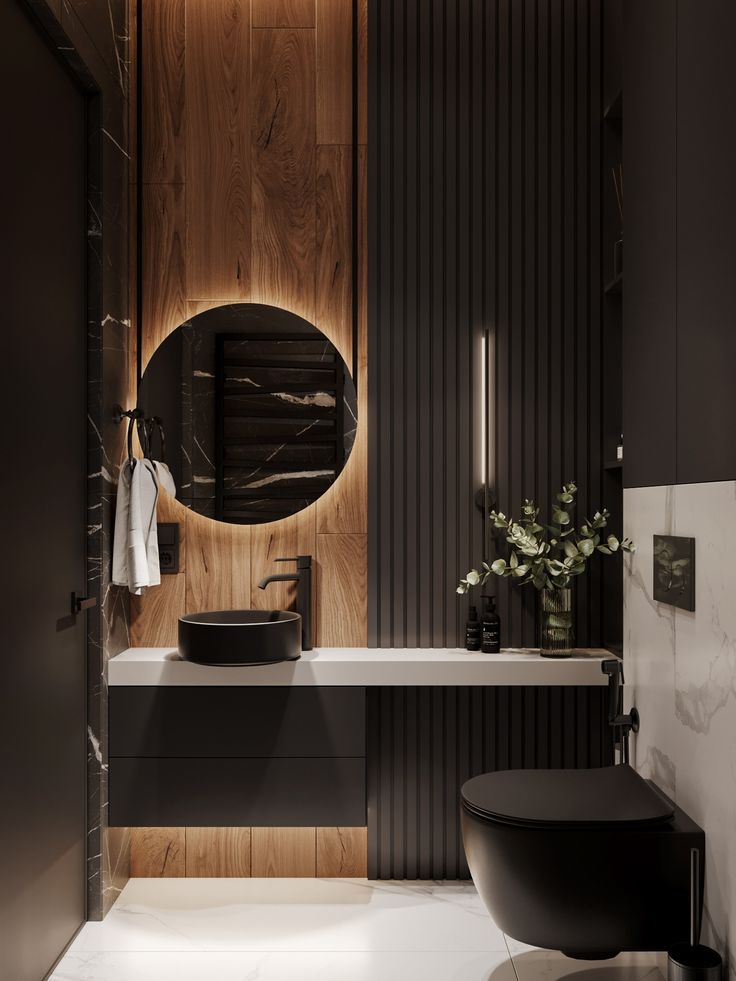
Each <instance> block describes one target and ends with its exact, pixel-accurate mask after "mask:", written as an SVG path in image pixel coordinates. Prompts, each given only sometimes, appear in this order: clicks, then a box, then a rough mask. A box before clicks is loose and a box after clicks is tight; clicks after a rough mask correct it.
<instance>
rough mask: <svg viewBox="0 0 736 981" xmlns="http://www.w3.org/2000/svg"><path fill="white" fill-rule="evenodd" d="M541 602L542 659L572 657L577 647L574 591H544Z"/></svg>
mask: <svg viewBox="0 0 736 981" xmlns="http://www.w3.org/2000/svg"><path fill="white" fill-rule="evenodd" d="M540 601H541V617H540V625H539V653H540V654H541V655H542V657H571V656H572V653H573V648H574V645H575V636H574V631H573V625H572V590H571V589H543V590H541V593H540Z"/></svg>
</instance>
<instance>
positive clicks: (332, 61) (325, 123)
mask: <svg viewBox="0 0 736 981" xmlns="http://www.w3.org/2000/svg"><path fill="white" fill-rule="evenodd" d="M352 142H353V4H352V0H319V3H318V4H317V143H318V144H329V143H342V144H350V143H352Z"/></svg>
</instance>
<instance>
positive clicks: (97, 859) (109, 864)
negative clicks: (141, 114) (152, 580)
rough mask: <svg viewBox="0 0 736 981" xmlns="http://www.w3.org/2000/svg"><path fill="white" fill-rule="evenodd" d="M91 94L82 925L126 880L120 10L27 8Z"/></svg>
mask: <svg viewBox="0 0 736 981" xmlns="http://www.w3.org/2000/svg"><path fill="white" fill-rule="evenodd" d="M28 4H29V7H30V9H31V10H32V12H33V13H34V14H35V15H36V17H37V18H38V20H39V21H40V24H41V28H42V29H43V30H44V31H45V32H46V34H47V35H48V36H49V38H50V40H51V43H52V44H54V45H55V46H56V48H57V49H58V51H59V54H60V57H62V58H63V59H65V60H66V61H67V62H68V64H69V67H70V69H71V71H72V72H73V73H74V74H75V76H76V77H77V78H78V79H79V80H80V82H81V83H82V85H83V86H84V87H85V88H86V89H87V90H88V91H89V92H90V95H91V98H90V100H89V103H88V105H89V116H88V147H89V158H88V174H87V181H88V200H87V250H88V252H87V255H88V271H89V279H88V282H89V304H88V319H87V334H88V368H87V424H88V425H87V435H88V444H87V445H88V450H87V513H88V520H87V591H88V595H91V596H96V597H97V600H98V603H97V606H96V607H94V608H93V609H92V610H90V611H89V613H88V614H87V651H88V656H87V692H88V704H87V786H88V800H87V820H88V825H87V883H88V890H87V914H88V917H89V919H93V920H94V919H101V918H102V917H103V916H104V915H105V913H106V912H107V910H108V909H109V908H110V907H111V906H112V903H113V902H114V901H115V898H116V897H117V895H118V894H119V892H120V890H121V889H122V887H123V886H124V884H125V881H126V880H127V878H128V867H129V851H130V848H129V836H128V835H127V832H126V830H125V829H109V828H108V826H107V812H108V793H107V662H108V660H109V658H110V657H112V656H114V655H115V654H117V653H119V652H120V651H121V650H123V649H124V648H125V647H128V646H129V644H130V641H129V629H128V625H129V619H130V618H129V604H128V598H127V595H126V594H125V593H124V592H122V591H120V590H119V589H118V588H117V587H115V586H113V585H112V584H111V582H110V579H111V556H112V532H113V517H114V509H115V492H116V485H117V479H118V472H119V468H120V463H121V459H122V453H123V444H124V437H125V433H124V431H123V427H120V426H117V425H115V423H114V422H113V412H112V409H113V405H114V404H115V403H116V402H120V403H123V404H130V403H131V402H133V401H134V397H133V393H131V392H130V390H129V389H130V384H129V382H130V367H129V366H130V351H131V340H132V339H131V337H130V330H131V328H130V317H129V310H128V306H129V297H128V293H129V283H128V249H129V226H128V205H129V198H128V183H129V162H130V160H129V154H128V151H127V145H128V82H129V79H128V64H129V63H128V4H127V0H103V2H102V3H100V4H96V3H91V2H89V0H62V2H61V3H60V4H58V5H51V6H50V5H48V4H47V3H45V2H42V0H28Z"/></svg>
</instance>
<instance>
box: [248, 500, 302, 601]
mask: <svg viewBox="0 0 736 981" xmlns="http://www.w3.org/2000/svg"><path fill="white" fill-rule="evenodd" d="M251 536H252V537H251V542H252V546H251V605H252V608H253V609H254V610H288V609H289V607H290V606H291V605H292V603H293V602H294V598H295V596H296V587H295V585H294V583H289V582H274V583H271V584H270V585H269V586H267V587H266V588H265V589H259V588H258V583H259V582H260V581H261V579H263V578H265V577H266V576H270V575H272V574H273V573H275V572H288V571H290V570H291V567H290V566H289V565H287V564H279V565H276V564H275V561H274V560H275V559H279V558H289V557H291V556H295V555H312V556H314V555H315V552H316V549H317V543H316V538H315V509H314V507H309V508H306V509H305V510H304V511H301V512H300V513H299V514H295V515H292V516H291V517H290V518H284V519H283V520H282V521H273V522H270V523H269V524H266V525H253V527H252V528H251ZM312 593H313V602H314V603H316V594H317V589H313V590H312ZM313 612H314V611H313Z"/></svg>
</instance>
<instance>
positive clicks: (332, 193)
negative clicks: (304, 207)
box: [315, 146, 353, 365]
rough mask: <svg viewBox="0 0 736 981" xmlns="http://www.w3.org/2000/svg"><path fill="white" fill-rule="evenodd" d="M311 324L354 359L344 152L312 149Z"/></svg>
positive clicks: (347, 155)
mask: <svg viewBox="0 0 736 981" xmlns="http://www.w3.org/2000/svg"><path fill="white" fill-rule="evenodd" d="M316 174H317V189H316V201H317V210H316V220H317V226H316V228H317V254H316V259H315V261H316V269H317V279H316V322H317V323H318V324H319V325H320V330H322V331H324V333H325V334H326V335H327V336H328V337H329V338H330V340H331V341H332V342H333V344H335V346H336V347H337V348H338V349H339V351H340V353H341V354H342V356H343V358H344V359H345V363H346V364H348V365H351V364H352V359H353V323H352V302H353V282H352V275H353V268H352V256H351V251H352V242H351V238H352V197H353V186H352V180H353V164H352V150H351V148H350V147H349V146H320V147H318V148H317V171H316Z"/></svg>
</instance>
